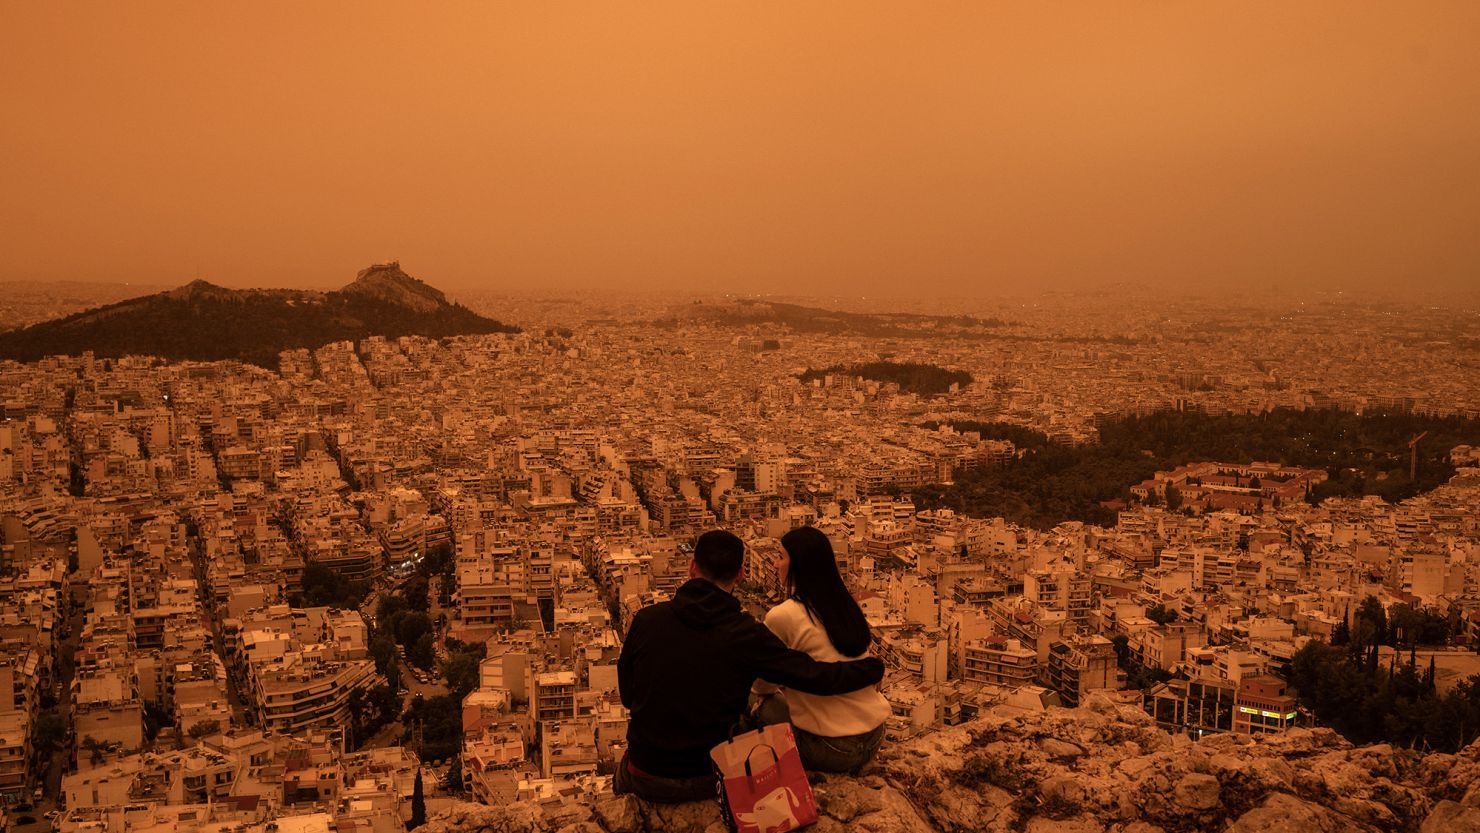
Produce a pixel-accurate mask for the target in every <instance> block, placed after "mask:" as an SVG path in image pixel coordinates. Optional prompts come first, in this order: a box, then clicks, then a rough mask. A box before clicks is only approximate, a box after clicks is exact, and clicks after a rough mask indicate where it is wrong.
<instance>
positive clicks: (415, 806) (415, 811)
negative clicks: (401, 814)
mask: <svg viewBox="0 0 1480 833" xmlns="http://www.w3.org/2000/svg"><path fill="white" fill-rule="evenodd" d="M426 823H427V798H426V795H425V794H424V793H423V787H422V785H421V767H417V768H416V783H415V785H414V786H412V788H411V821H408V822H406V829H407V830H415V829H416V828H418V827H421V826H422V825H423V824H426Z"/></svg>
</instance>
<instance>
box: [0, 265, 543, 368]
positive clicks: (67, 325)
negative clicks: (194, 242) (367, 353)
mask: <svg viewBox="0 0 1480 833" xmlns="http://www.w3.org/2000/svg"><path fill="white" fill-rule="evenodd" d="M518 331H519V328H518V327H514V326H510V325H508V324H504V323H501V322H499V321H495V320H493V319H491V318H484V317H483V316H481V315H478V314H476V313H474V312H473V311H472V310H469V309H468V308H466V307H464V306H462V305H460V304H454V303H450V302H449V301H448V300H447V296H446V295H443V294H442V292H441V291H440V290H438V289H435V288H433V287H431V286H428V285H427V284H425V283H422V282H421V281H419V280H417V279H416V278H413V277H411V276H410V275H408V274H406V273H405V272H403V271H401V266H400V264H399V263H384V264H377V265H375V266H371V267H370V268H368V269H365V270H363V271H361V272H360V274H359V275H358V276H357V277H356V278H355V280H354V282H353V283H351V284H349V285H348V286H346V287H344V288H343V289H340V290H337V291H334V292H317V291H309V290H292V289H227V288H225V287H221V286H216V285H215V284H211V283H207V282H206V281H193V282H191V283H189V284H186V285H185V286H182V287H179V288H176V289H171V290H169V291H168V292H161V293H159V294H157V295H145V296H143V297H140V298H131V299H129V300H127V301H121V302H119V303H116V304H109V305H107V306H102V307H97V308H95V309H91V310H87V311H85V312H79V313H76V314H74V315H69V316H67V317H65V318H59V319H56V320H54V321H44V322H41V323H39V324H33V325H31V326H29V327H26V328H25V329H21V330H12V331H9V332H0V358H3V359H16V360H19V361H35V360H37V359H40V358H43V357H45V356H51V355H57V354H77V353H81V352H83V351H85V350H91V351H93V353H94V354H96V355H97V356H98V357H100V358H103V357H108V358H116V357H119V356H128V355H149V356H161V357H163V358H166V359H172V360H182V359H191V360H199V361H217V360H222V359H238V360H241V361H245V362H250V363H252V364H257V365H262V366H263V367H275V366H276V365H277V359H278V353H280V352H282V351H283V350H291V349H296V348H314V347H321V346H323V345H325V344H329V343H331V342H335V341H345V340H356V339H361V338H365V337H367V336H375V335H378V336H385V337H386V338H397V337H400V336H406V335H419V336H428V337H431V338H440V337H443V336H455V335H476V334H483V333H514V332H518Z"/></svg>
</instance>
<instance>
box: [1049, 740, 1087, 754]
mask: <svg viewBox="0 0 1480 833" xmlns="http://www.w3.org/2000/svg"><path fill="white" fill-rule="evenodd" d="M1038 748H1039V749H1042V750H1043V753H1044V754H1045V755H1048V756H1049V757H1050V758H1077V757H1079V756H1080V755H1083V754H1084V749H1083V748H1082V747H1081V746H1080V745H1079V744H1077V743H1069V742H1068V741H1063V740H1059V739H1057V738H1044V739H1043V740H1041V741H1039V742H1038Z"/></svg>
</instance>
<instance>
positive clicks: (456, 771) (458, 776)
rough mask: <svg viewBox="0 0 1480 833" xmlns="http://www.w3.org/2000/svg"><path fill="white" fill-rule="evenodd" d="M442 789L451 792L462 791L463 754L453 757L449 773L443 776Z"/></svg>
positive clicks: (448, 769) (448, 768)
mask: <svg viewBox="0 0 1480 833" xmlns="http://www.w3.org/2000/svg"><path fill="white" fill-rule="evenodd" d="M442 791H443V792H449V793H459V794H461V793H462V791H463V778H462V756H461V755H454V756H453V757H452V764H451V765H450V766H448V767H447V774H446V775H444V776H442Z"/></svg>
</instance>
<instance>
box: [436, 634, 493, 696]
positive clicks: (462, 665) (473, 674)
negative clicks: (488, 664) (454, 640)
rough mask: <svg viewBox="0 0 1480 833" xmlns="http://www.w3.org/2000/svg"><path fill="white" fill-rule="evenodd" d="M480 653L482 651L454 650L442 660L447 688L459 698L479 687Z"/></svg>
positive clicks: (480, 646)
mask: <svg viewBox="0 0 1480 833" xmlns="http://www.w3.org/2000/svg"><path fill="white" fill-rule="evenodd" d="M478 647H479V648H482V647H483V646H482V645H479V646H478ZM479 653H481V651H478V652H475V651H472V650H468V649H459V650H454V651H450V652H449V653H448V655H447V659H445V660H443V662H442V676H443V677H445V678H446V679H447V689H448V690H449V691H450V692H451V693H452V695H453V696H454V697H457V698H458V699H459V700H461V699H462V698H464V697H466V696H468V693H469V692H471V691H472V690H473V689H475V688H477V687H478V662H479V659H480V657H479V656H478V654H479Z"/></svg>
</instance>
